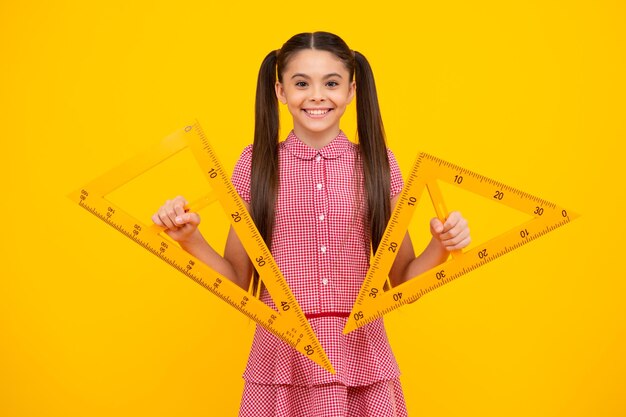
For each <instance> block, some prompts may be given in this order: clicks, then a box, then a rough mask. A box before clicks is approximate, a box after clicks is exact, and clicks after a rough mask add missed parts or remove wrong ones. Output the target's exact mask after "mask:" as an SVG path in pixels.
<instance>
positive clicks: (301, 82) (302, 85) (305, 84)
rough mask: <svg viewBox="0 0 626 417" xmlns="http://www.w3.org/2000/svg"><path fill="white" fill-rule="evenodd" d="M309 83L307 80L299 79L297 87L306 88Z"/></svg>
mask: <svg viewBox="0 0 626 417" xmlns="http://www.w3.org/2000/svg"><path fill="white" fill-rule="evenodd" d="M307 85H308V84H307V83H306V81H298V82H297V83H296V87H300V88H304V87H306V86H307Z"/></svg>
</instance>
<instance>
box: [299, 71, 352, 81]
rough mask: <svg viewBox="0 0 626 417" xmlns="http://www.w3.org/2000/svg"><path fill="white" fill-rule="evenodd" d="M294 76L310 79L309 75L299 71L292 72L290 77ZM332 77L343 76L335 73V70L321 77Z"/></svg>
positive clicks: (324, 78)
mask: <svg viewBox="0 0 626 417" xmlns="http://www.w3.org/2000/svg"><path fill="white" fill-rule="evenodd" d="M296 77H302V78H306V79H308V80H310V79H311V77H310V76H308V75H306V74H303V73H301V72H298V73H296V74H293V75H292V76H291V79H294V78H296ZM332 77H338V78H343V77H342V76H341V74H338V73H336V72H332V73H330V74H326V75H325V76H324V77H323V78H322V79H323V80H326V79H328V78H332Z"/></svg>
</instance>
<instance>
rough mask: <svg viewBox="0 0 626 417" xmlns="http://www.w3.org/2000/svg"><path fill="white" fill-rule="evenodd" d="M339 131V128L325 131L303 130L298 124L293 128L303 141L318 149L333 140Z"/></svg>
mask: <svg viewBox="0 0 626 417" xmlns="http://www.w3.org/2000/svg"><path fill="white" fill-rule="evenodd" d="M339 132H340V129H339V128H336V129H332V130H326V131H323V132H310V131H301V130H300V129H298V127H297V126H296V127H294V128H293V133H294V134H295V135H296V136H297V137H298V139H300V140H301V141H302V143H304V144H306V145H308V146H310V147H311V148H313V149H318V150H319V149H322V148H323V147H324V146H326V145H328V144H329V143H330V142H332V141H333V139H335V138H336V137H337V136H338V135H339Z"/></svg>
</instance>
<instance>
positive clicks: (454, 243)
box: [441, 228, 471, 250]
mask: <svg viewBox="0 0 626 417" xmlns="http://www.w3.org/2000/svg"><path fill="white" fill-rule="evenodd" d="M470 240H471V239H470V230H469V228H465V229H463V230H461V231H460V233H459V234H457V235H456V236H454V237H451V238H449V239H442V240H441V243H442V244H443V245H444V246H445V247H446V249H448V250H457V249H462V248H464V247H466V246H467V245H469V242H470Z"/></svg>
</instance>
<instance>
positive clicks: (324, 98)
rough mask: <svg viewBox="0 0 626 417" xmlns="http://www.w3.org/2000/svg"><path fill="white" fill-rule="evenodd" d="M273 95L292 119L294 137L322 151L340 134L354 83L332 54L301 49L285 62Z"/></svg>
mask: <svg viewBox="0 0 626 417" xmlns="http://www.w3.org/2000/svg"><path fill="white" fill-rule="evenodd" d="M282 80H283V81H282V82H276V96H277V97H278V100H280V102H281V103H283V104H286V105H287V108H288V109H289V112H290V113H291V115H292V117H293V126H294V132H295V134H296V136H298V138H299V139H300V140H302V141H303V142H304V143H306V144H308V145H309V146H311V147H314V148H317V149H319V148H321V147H323V146H325V145H326V144H328V143H329V142H331V141H332V140H333V139H334V138H335V137H336V136H337V135H338V134H339V120H340V119H341V116H342V115H343V113H344V112H345V110H346V107H347V105H348V104H350V102H351V101H352V98H353V97H354V93H355V89H356V87H355V83H354V82H353V81H350V73H349V72H348V69H347V68H346V67H345V65H344V64H343V62H341V61H340V60H339V58H337V57H336V56H335V55H333V54H332V53H331V52H327V51H319V50H315V49H304V50H302V51H300V52H298V53H296V54H295V55H294V56H293V57H292V58H291V59H290V60H289V62H288V63H287V66H286V68H285V70H284V72H283V74H282Z"/></svg>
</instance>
